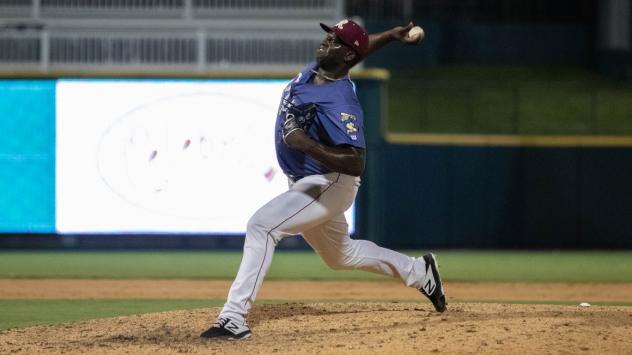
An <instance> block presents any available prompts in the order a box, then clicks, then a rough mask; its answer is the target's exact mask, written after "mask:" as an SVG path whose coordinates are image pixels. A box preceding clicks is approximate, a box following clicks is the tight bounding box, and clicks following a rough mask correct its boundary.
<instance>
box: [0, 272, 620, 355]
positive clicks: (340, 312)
mask: <svg viewBox="0 0 632 355" xmlns="http://www.w3.org/2000/svg"><path fill="white" fill-rule="evenodd" d="M48 282H50V283H53V284H51V285H48V286H45V285H46V283H48ZM81 282H88V284H83V287H84V289H90V290H93V291H91V292H94V293H99V292H100V294H101V295H102V297H94V295H93V294H90V293H89V292H87V291H86V293H84V294H82V295H79V296H78V297H80V298H114V296H116V294H117V293H116V292H115V290H117V289H120V290H123V289H128V287H131V286H132V284H136V286H135V287H132V289H135V290H136V293H133V292H131V293H130V292H129V291H128V293H127V294H126V293H124V292H123V295H119V297H125V298H131V297H132V296H134V297H137V298H146V297H147V296H148V293H141V294H138V291H139V290H140V289H144V290H147V289H152V288H151V287H149V285H151V284H152V283H154V282H157V284H154V292H153V293H152V292H150V293H149V294H153V295H154V297H164V298H172V297H182V296H183V289H186V288H185V287H184V285H185V284H180V282H184V283H187V282H191V283H192V284H190V286H191V285H195V286H197V287H195V288H191V289H189V290H192V291H191V292H190V293H189V298H199V297H209V296H211V295H212V296H215V294H216V293H217V294H219V293H221V296H219V298H223V297H225V293H226V291H227V288H226V283H224V282H223V281H212V282H209V281H169V280H161V281H136V280H127V281H113V280H102V281H99V280H2V281H0V290H2V291H0V297H1V298H45V297H49V298H72V297H66V296H67V294H66V295H64V294H63V292H62V291H60V290H61V289H66V290H72V287H71V285H72V284H75V283H77V284H76V285H75V286H76V287H78V288H79V285H80V283H81ZM119 282H122V284H118V283H119ZM38 283H39V286H40V287H41V288H40V290H48V291H47V292H44V293H41V294H38V293H37V292H36V291H35V289H37V287H36V286H37V285H38ZM55 283H56V284H57V285H58V286H57V287H54V286H52V285H54V284H55ZM138 283H140V284H138ZM144 283H147V284H144ZM98 284H101V286H103V288H101V289H100V291H99V287H98V286H97V285H98ZM117 284H118V285H119V286H116V285H117ZM169 284H170V285H171V287H168V288H169V289H171V290H178V291H177V292H176V291H164V290H163V291H159V290H161V289H163V287H162V286H160V285H169ZM11 285H12V286H15V287H11V289H12V291H11V292H13V293H11V292H9V291H7V290H8V289H7V288H6V287H9V286H11ZM27 285H30V286H29V287H27ZM284 285H285V286H284ZM142 286H145V287H144V288H143V287H142ZM333 286H344V288H343V290H338V291H337V292H338V293H336V292H335V290H332V287H333ZM47 287H48V288H47ZM112 287H114V291H111V292H112V294H110V295H109V296H108V295H107V293H105V295H104V290H105V289H112ZM117 287H118V288H117ZM29 288H30V289H31V293H29V292H27V291H26V290H27V289H29ZM165 288H166V287H165ZM200 288H201V289H204V290H206V292H204V293H203V294H199V293H196V292H195V291H194V290H198V289H200ZM477 288H478V291H476V290H477ZM630 288H631V285H629V284H619V285H617V284H612V285H585V284H584V285H571V284H457V283H449V284H448V285H446V291H447V292H448V296H449V297H448V300H449V303H450V304H449V306H448V311H447V312H446V313H443V314H438V313H435V312H434V311H433V310H432V308H431V306H430V304H429V303H428V302H427V301H425V300H424V299H423V298H421V296H418V295H417V294H416V293H415V292H416V291H414V290H412V291H413V292H409V291H411V290H407V289H406V288H404V287H403V286H401V285H399V284H397V283H391V282H384V283H382V282H359V283H357V282H337V283H328V282H327V283H323V282H313V283H310V282H300V283H297V284H295V283H292V282H286V283H283V282H281V281H271V282H266V283H264V289H263V290H262V296H263V295H264V292H263V291H265V292H267V295H268V296H267V298H276V297H273V296H274V295H277V294H285V295H286V297H285V299H288V300H290V299H300V300H309V299H315V298H313V297H310V295H313V294H316V295H318V296H319V297H321V301H320V303H286V304H274V305H271V304H257V305H255V306H254V307H253V310H252V313H251V315H250V317H249V324H250V326H251V327H252V329H253V333H254V336H253V337H252V338H251V339H248V340H245V341H239V342H231V341H221V342H214V341H205V340H201V339H200V338H199V337H198V334H199V333H200V332H201V331H203V330H205V329H206V328H207V327H208V326H209V325H210V324H211V322H212V321H213V319H214V317H215V316H216V315H217V312H218V310H219V309H218V308H208V309H200V310H191V311H173V312H163V313H152V314H144V315H137V316H128V317H117V318H107V319H96V320H91V321H84V322H74V323H66V324H61V325H52V326H37V327H31V328H24V329H13V330H5V331H1V332H0V353H24V354H34V353H65V354H84V353H99V354H101V353H105V354H124V353H129V354H167V353H169V354H171V353H204V354H227V353H228V354H241V353H252V354H271V353H288V354H290V353H291V354H307V353H321V354H350V353H351V354H365V353H380V354H391V353H399V354H412V353H415V354H427V353H459V354H465V353H498V354H501V353H502V354H507V353H529V354H532V353H533V354H549V353H550V354H578V353H580V354H632V337H631V336H630V334H632V307H614V306H592V307H588V308H583V307H578V306H575V305H566V306H562V305H544V304H502V303H461V302H460V301H462V300H464V299H467V298H463V297H462V296H463V295H466V294H467V293H469V294H474V297H471V298H470V299H472V300H476V299H490V298H488V297H487V296H485V295H488V296H490V295H491V296H494V297H493V299H497V300H501V299H505V300H511V299H516V298H517V297H516V296H520V297H518V298H517V299H521V300H525V298H524V297H532V298H531V300H533V301H538V300H540V301H542V300H546V299H549V298H550V299H555V300H557V301H570V300H572V301H576V300H577V301H579V300H584V301H596V300H598V299H601V300H602V301H608V300H610V301H622V302H623V301H629V298H630V297H632V296H630V295H631V293H630V292H629V291H630ZM54 289H57V291H56V292H58V293H55V292H52V290H54ZM209 289H212V290H214V291H210V292H209V291H208V290H209ZM266 289H267V291H266ZM323 289H324V290H326V291H322V290H323ZM569 289H571V290H572V291H568V290H569ZM156 290H158V291H156ZM292 290H293V291H292ZM317 290H321V291H317ZM327 290H328V291H327ZM371 290H372V291H373V292H371ZM389 290H391V291H394V292H395V290H400V291H397V292H395V293H391V294H390V296H389V293H390V292H389ZM401 290H403V291H401ZM450 290H452V291H454V292H453V293H452V296H451V293H450ZM520 290H522V292H521V291H520ZM529 290H531V291H529ZM534 290H535V291H534ZM556 290H558V291H560V292H561V293H555V291H556ZM289 291H292V292H289ZM299 291H300V292H299ZM466 291H467V293H465V292H466ZM16 292H17V293H19V294H20V296H18V295H17V294H16ZM50 292H52V294H51V293H50ZM288 292H289V293H288ZM47 293H48V296H46V294H47ZM69 293H71V292H69ZM538 294H539V295H540V296H539V297H536V296H537V295H538ZM599 294H601V296H602V297H599ZM613 294H615V295H618V296H612V295H613ZM29 295H30V296H29ZM328 295H329V296H331V297H329V296H328ZM358 295H359V296H358ZM362 295H364V296H362ZM456 295H460V296H458V297H456ZM512 295H513V296H512ZM591 295H592V296H591ZM16 296H17V297H16ZM351 296H353V297H351ZM544 296H546V297H544ZM294 297H295V298H294ZM336 297H337V298H336ZM389 297H390V298H389ZM521 297H522V298H521ZM577 297H581V298H577ZM75 298H76V297H75ZM213 298H217V297H213ZM262 298H266V297H262ZM352 298H353V299H356V300H370V299H373V301H369V302H358V301H351V302H344V303H342V302H340V300H346V299H352ZM336 299H337V300H338V301H336ZM322 300H331V301H332V303H322ZM416 301H418V302H416Z"/></svg>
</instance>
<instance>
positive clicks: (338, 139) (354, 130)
mask: <svg viewBox="0 0 632 355" xmlns="http://www.w3.org/2000/svg"><path fill="white" fill-rule="evenodd" d="M319 120H320V123H321V126H322V129H323V130H324V131H325V132H324V133H325V134H326V135H327V138H328V140H329V143H330V144H332V145H334V146H335V145H343V144H346V145H351V146H354V147H357V148H362V149H364V148H366V142H365V141H364V117H363V114H362V110H361V109H360V108H359V107H352V106H345V107H341V108H339V109H330V110H326V111H324V112H319Z"/></svg>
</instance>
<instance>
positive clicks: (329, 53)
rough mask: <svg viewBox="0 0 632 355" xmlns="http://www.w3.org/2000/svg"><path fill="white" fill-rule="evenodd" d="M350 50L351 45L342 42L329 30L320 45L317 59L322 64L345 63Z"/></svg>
mask: <svg viewBox="0 0 632 355" xmlns="http://www.w3.org/2000/svg"><path fill="white" fill-rule="evenodd" d="M349 50H350V49H349V47H347V45H345V44H344V43H342V42H341V41H340V39H338V36H337V35H336V34H335V33H333V32H329V33H327V36H325V39H324V40H323V41H322V42H320V46H318V50H317V51H316V59H317V61H318V63H319V64H321V65H323V64H330V63H331V64H339V63H343V62H344V58H345V56H346V55H347V53H348V52H349Z"/></svg>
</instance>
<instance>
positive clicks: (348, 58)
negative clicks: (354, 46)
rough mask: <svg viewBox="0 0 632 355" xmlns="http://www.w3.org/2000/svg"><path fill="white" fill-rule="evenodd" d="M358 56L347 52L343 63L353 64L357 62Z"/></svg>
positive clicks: (352, 52)
mask: <svg viewBox="0 0 632 355" xmlns="http://www.w3.org/2000/svg"><path fill="white" fill-rule="evenodd" d="M357 57H358V54H357V53H356V52H354V51H347V54H345V63H352V64H355V63H356V62H357Z"/></svg>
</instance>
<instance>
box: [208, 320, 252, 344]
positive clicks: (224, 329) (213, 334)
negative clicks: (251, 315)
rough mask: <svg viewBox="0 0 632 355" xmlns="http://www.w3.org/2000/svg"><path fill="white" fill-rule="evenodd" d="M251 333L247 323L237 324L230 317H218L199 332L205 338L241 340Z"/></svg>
mask: <svg viewBox="0 0 632 355" xmlns="http://www.w3.org/2000/svg"><path fill="white" fill-rule="evenodd" d="M251 335H252V332H251V331H250V328H248V325H247V324H245V323H244V324H243V325H239V324H237V322H235V321H234V320H232V319H230V318H219V319H218V320H217V322H215V324H213V326H211V327H210V328H208V330H206V331H205V332H204V333H202V334H200V337H201V338H205V339H226V340H242V339H246V338H249V337H250V336H251Z"/></svg>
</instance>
